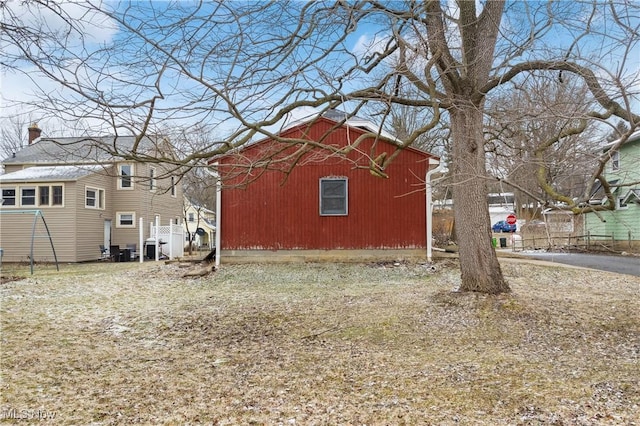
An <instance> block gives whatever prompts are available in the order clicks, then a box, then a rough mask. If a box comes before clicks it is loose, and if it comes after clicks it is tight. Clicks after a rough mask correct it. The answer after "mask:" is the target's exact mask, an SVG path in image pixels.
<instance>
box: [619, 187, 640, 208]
mask: <svg viewBox="0 0 640 426" xmlns="http://www.w3.org/2000/svg"><path fill="white" fill-rule="evenodd" d="M622 202H623V203H624V204H628V203H638V204H640V188H632V189H630V190H629V192H627V195H625V197H624V199H623V200H622Z"/></svg>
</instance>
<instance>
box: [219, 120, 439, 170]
mask: <svg viewBox="0 0 640 426" xmlns="http://www.w3.org/2000/svg"><path fill="white" fill-rule="evenodd" d="M343 121H344V123H342V125H341V127H346V128H348V129H352V130H354V131H356V132H358V133H360V134H365V133H373V134H375V135H377V136H378V137H379V140H380V141H382V142H384V143H388V144H390V145H392V146H394V147H397V148H399V147H400V146H401V145H402V141H401V140H399V139H398V138H396V137H395V136H393V135H392V134H391V133H389V132H387V131H386V130H384V129H381V128H380V127H379V126H377V125H375V124H374V123H373V122H371V121H368V120H365V119H363V118H359V117H348V116H347V115H346V114H345V113H344V112H341V111H336V110H329V111H326V112H324V113H323V114H319V113H316V114H311V115H308V116H306V117H304V118H302V119H298V120H295V121H291V122H289V123H288V124H287V125H285V126H284V127H282V129H281V130H280V131H279V132H278V133H277V135H278V136H281V137H283V138H286V137H287V135H288V134H292V133H294V132H295V131H296V130H302V131H304V130H306V129H308V128H309V127H311V126H314V125H316V124H320V123H322V122H326V123H330V124H331V125H336V124H339V123H341V122H343ZM270 141H273V139H272V138H270V137H265V138H262V139H260V140H257V141H256V142H254V143H251V144H248V145H244V146H242V147H239V148H238V149H237V150H233V151H230V152H227V153H225V154H222V155H219V156H216V157H213V158H212V159H210V160H209V162H208V163H209V164H213V163H215V162H216V161H218V160H219V159H222V158H225V157H229V156H232V155H234V154H238V153H241V152H243V151H246V150H250V149H255V148H256V147H258V146H260V145H262V144H266V143H268V142H270ZM402 149H405V150H408V151H412V152H415V153H416V154H418V155H420V156H422V157H424V158H425V159H427V158H429V159H434V160H436V164H437V162H438V161H439V157H438V156H436V155H433V154H431V153H429V152H427V151H424V150H422V149H419V148H416V147H413V146H408V147H405V148H402Z"/></svg>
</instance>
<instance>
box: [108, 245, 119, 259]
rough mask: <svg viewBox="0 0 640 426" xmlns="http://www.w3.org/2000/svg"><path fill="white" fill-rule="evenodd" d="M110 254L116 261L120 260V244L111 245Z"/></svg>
mask: <svg viewBox="0 0 640 426" xmlns="http://www.w3.org/2000/svg"><path fill="white" fill-rule="evenodd" d="M109 255H110V256H111V259H113V261H114V262H120V246H109Z"/></svg>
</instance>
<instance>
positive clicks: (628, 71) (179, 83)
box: [0, 2, 640, 135]
mask: <svg viewBox="0 0 640 426" xmlns="http://www.w3.org/2000/svg"><path fill="white" fill-rule="evenodd" d="M564 3H565V4H566V10H565V11H564V13H566V15H567V18H568V19H569V20H568V21H567V22H568V24H569V25H567V26H565V27H563V28H557V29H552V30H550V31H548V32H547V33H546V34H545V35H544V37H543V38H541V40H540V41H539V42H538V44H537V46H531V49H530V50H528V51H525V52H523V56H522V57H521V58H520V59H522V58H526V55H528V54H532V53H533V52H540V51H541V50H542V49H550V48H554V49H555V48H560V47H564V48H565V49H566V48H567V47H568V46H569V45H570V44H571V43H572V41H573V37H570V36H569V35H570V34H573V35H576V34H579V31H580V30H581V27H580V25H583V24H581V22H584V20H585V19H588V18H591V19H592V23H593V26H594V28H595V27H597V26H601V28H602V29H603V30H607V31H611V26H610V25H608V24H607V16H606V15H604V13H603V14H602V15H601V16H598V15H596V16H590V15H589V16H581V15H580V14H575V9H572V8H570V7H569V6H570V4H571V2H564ZM61 4H63V3H61ZM82 4H83V2H78V3H64V4H63V7H64V9H65V11H66V12H67V13H68V14H69V15H70V16H72V17H78V18H79V17H81V16H82V17H83V19H86V20H87V24H86V25H85V29H86V35H87V36H88V38H87V41H88V45H87V46H86V47H88V50H89V51H91V50H94V49H97V48H98V47H99V46H101V45H105V44H107V45H108V44H110V43H112V42H118V40H121V39H122V37H123V36H124V32H123V31H122V28H121V27H120V26H119V25H117V24H116V23H115V22H113V21H111V20H109V19H105V18H104V17H103V16H100V15H98V14H95V15H89V16H87V15H83V13H84V9H83V7H82ZM142 4H143V3H142V2H139V3H138V2H134V3H133V6H136V5H142ZM152 4H153V6H154V8H155V9H156V11H158V10H160V11H163V12H164V13H163V14H162V15H161V16H162V17H161V18H160V19H159V20H158V22H159V23H163V22H169V21H170V20H176V19H180V18H181V17H182V16H180V15H178V14H176V11H177V10H178V9H176V8H175V7H174V6H172V5H171V4H170V3H169V2H153V3H152ZM179 4H180V6H182V7H187V6H191V5H193V4H194V3H192V2H180V3H179ZM228 4H230V5H234V7H235V6H237V5H242V4H243V3H240V2H230V3H228ZM247 4H251V3H247ZM295 4H296V5H298V6H300V7H302V6H303V5H304V4H303V3H301V2H299V3H295ZM558 4H559V5H560V7H561V8H562V7H565V6H564V5H563V2H560V3H558ZM114 5H117V8H118V10H119V11H122V10H124V4H122V3H120V4H118V3H114V2H106V3H104V4H103V7H105V8H108V7H112V6H114ZM543 5H546V2H544V3H543V2H515V3H513V4H511V5H510V6H509V7H513V8H521V9H522V8H526V7H537V6H543ZM10 6H11V7H12V8H13V9H14V10H15V11H17V13H24V12H25V10H24V8H22V7H21V6H20V3H19V2H12V3H10ZM210 9H211V6H210V5H208V6H205V7H204V8H203V10H202V11H201V12H204V13H201V15H206V14H207V13H210ZM130 11H131V14H132V15H131V17H130V19H128V22H129V23H130V24H131V25H134V26H137V25H140V24H143V23H145V22H147V21H148V20H150V17H149V16H144V15H143V14H141V13H140V12H139V11H136V9H135V7H134V8H133V9H131V10H130ZM520 12H522V11H520ZM42 13H43V14H44V15H45V18H46V20H47V22H48V25H49V26H51V27H55V26H56V25H58V26H60V27H61V28H62V27H63V23H62V22H61V21H60V20H59V19H57V18H56V17H55V16H54V15H53V14H51V13H50V12H48V11H46V10H44V11H42ZM181 13H183V15H186V12H184V11H183V12H181ZM23 16H28V15H23ZM519 16H522V13H514V14H510V15H508V16H506V17H505V19H504V20H503V22H502V26H503V28H504V29H505V31H506V30H509V31H514V30H517V29H519V26H521V25H523V23H522V22H518V17H519ZM280 18H281V17H280ZM25 19H26V22H27V23H29V22H33V19H35V18H33V19H31V18H28V17H27V18H25ZM540 19H541V20H542V17H540ZM200 22H204V21H200ZM292 22H293V21H292ZM269 23H270V22H269V21H268V20H265V21H264V22H262V23H261V25H260V27H259V30H260V33H258V32H256V33H255V34H254V37H256V38H257V40H265V37H266V36H267V35H268V34H269V31H270V30H271V29H270V26H269ZM573 25H575V26H573ZM635 25H637V22H635ZM231 29H233V28H232V26H231V25H230V24H229V25H226V26H225V25H221V24H218V25H217V26H216V28H215V34H210V35H211V36H212V37H218V39H219V41H220V43H224V37H223V36H224V35H225V33H224V31H229V30H231ZM257 29H258V27H256V28H255V30H257ZM184 30H185V31H186V32H188V27H187V26H185V27H184ZM206 31H211V28H210V27H207V26H206V25H204V26H202V27H201V28H200V29H198V31H195V33H196V34H204V33H205V32H206ZM385 34H386V29H385V28H380V27H377V26H376V25H375V24H374V23H368V24H362V23H361V24H360V25H358V27H357V31H355V32H353V33H352V34H350V35H349V37H348V38H347V42H346V49H345V51H344V52H342V53H340V54H334V55H331V56H329V57H327V58H326V59H325V61H326V62H325V64H327V68H329V66H328V65H329V64H330V65H331V66H338V65H339V64H340V63H341V61H343V60H344V63H345V64H348V63H349V62H350V61H351V59H352V58H349V57H348V55H349V54H353V55H355V57H363V56H365V55H366V54H367V53H369V52H370V48H371V46H372V45H375V44H376V43H377V42H383V41H384V40H385ZM228 35H229V40H231V36H232V35H233V34H232V31H230V32H229V33H228ZM609 35H610V36H611V35H614V34H613V33H611V32H610V33H609ZM181 36H182V34H178V33H175V34H173V35H170V37H169V39H178V38H179V37H181ZM71 42H72V43H74V42H78V43H79V38H72V39H71ZM326 43H328V41H326V42H324V44H323V43H320V46H324V45H326ZM133 47H136V45H135V43H131V42H128V44H127V45H124V46H122V49H121V52H120V53H121V54H123V55H124V54H130V52H133V50H132V49H131V48H133ZM138 47H139V50H138V51H139V55H138V56H139V57H137V58H133V57H132V59H131V61H132V62H134V61H140V60H145V54H144V53H143V52H144V49H143V46H142V44H141V45H140V46H138ZM187 47H188V43H186V42H185V43H183V44H182V45H178V46H176V48H178V49H179V51H180V52H182V53H183V54H184V52H185V49H186V48H187ZM232 47H234V46H230V48H232ZM612 47H613V48H614V49H613V50H611V48H612ZM623 47H624V44H623V43H620V45H619V46H615V45H613V46H612V45H611V44H610V40H609V41H608V42H607V43H602V42H597V41H595V40H594V39H591V38H589V37H585V38H582V39H580V41H579V43H577V44H576V46H575V47H574V52H576V53H577V52H581V53H584V52H587V53H597V52H604V51H605V49H607V50H606V52H609V53H606V54H599V55H598V56H599V57H600V62H599V63H598V64H596V65H606V66H604V67H602V68H600V70H599V71H598V72H599V74H598V75H599V76H601V77H602V80H603V81H604V82H607V81H614V79H615V77H621V78H623V79H624V80H625V81H626V82H627V83H628V84H629V85H630V86H632V90H631V91H632V92H633V93H635V94H636V96H635V98H634V99H632V102H633V104H634V106H635V108H636V110H637V109H639V108H638V107H640V101H639V100H638V99H639V97H638V94H639V93H640V83H639V82H640V76H639V75H638V70H639V69H640V50H639V49H640V46H638V44H637V42H636V45H635V47H634V50H633V51H632V52H630V53H629V55H628V57H627V62H622V60H621V58H622V54H621V52H623V51H624V50H623ZM3 48H6V47H5V46H3ZM308 48H309V49H312V47H311V44H309V47H308ZM536 49H541V50H536ZM78 52H80V51H78ZM301 52H302V51H301ZM150 54H152V52H151V53H150ZM298 54H300V53H298ZM341 55H347V56H341ZM603 58H604V59H603ZM216 59H218V60H216ZM242 60H244V61H245V62H242ZM247 60H249V59H247V58H241V60H240V62H239V63H237V64H235V65H234V66H235V67H236V68H235V70H236V71H234V72H233V73H231V74H232V75H236V76H237V75H239V74H240V73H241V72H243V71H245V70H246V69H247V67H248V66H249V64H248V63H247V62H246V61H247ZM251 65H252V66H254V65H255V64H251ZM295 65H296V61H294V60H288V61H285V62H284V63H283V64H282V65H281V66H282V67H283V69H284V70H285V71H281V72H282V74H283V76H286V73H287V72H289V73H294V72H295ZM198 66H199V64H198V63H194V64H191V66H189V67H187V68H188V69H189V70H190V71H192V72H194V71H196V72H198V69H197V68H198ZM207 66H210V67H211V69H210V70H207V72H208V73H209V72H211V71H212V70H216V69H218V70H220V71H223V72H226V71H228V70H229V69H231V68H230V67H231V66H232V65H231V63H229V62H223V61H221V60H219V58H215V57H212V58H211V60H210V62H209V63H207ZM345 66H346V65H345ZM338 68H339V67H338ZM604 68H607V69H608V70H610V71H612V73H611V74H610V75H607V74H606V72H605V71H604ZM320 69H321V68H318V69H317V70H311V71H309V74H307V76H300V77H299V78H300V79H304V78H315V79H316V81H319V78H320V77H321V75H320V74H319V70H320ZM22 71H24V73H25V74H20V73H14V72H9V73H6V72H4V71H3V74H2V76H1V78H2V79H1V81H0V88H1V95H0V103H1V105H0V108H1V109H2V110H1V111H0V116H1V117H5V116H7V115H9V114H11V113H13V112H14V111H15V110H16V105H15V102H21V101H23V100H24V101H29V100H31V101H34V99H36V102H38V100H37V98H34V97H33V95H32V94H30V92H31V89H32V88H35V87H37V88H39V89H41V90H42V91H43V92H45V93H48V94H51V95H56V96H57V94H59V93H64V92H63V91H62V92H61V88H60V86H59V85H58V84H56V83H52V82H50V81H47V80H46V79H43V78H41V77H40V76H38V73H37V72H36V71H35V69H34V68H33V67H32V66H29V65H24V67H23V69H22ZM136 72H138V70H137V69H136V70H133V69H131V70H130V69H127V68H117V67H114V68H113V69H109V74H110V76H109V77H108V78H105V77H104V76H103V77H102V80H101V82H100V85H101V87H103V88H104V91H105V93H108V92H109V87H115V86H114V85H115V84H118V79H119V78H127V79H128V78H131V77H134V78H135V79H137V81H138V82H140V81H153V80H154V79H155V78H156V76H155V75H154V74H150V75H148V76H146V77H142V75H141V74H140V73H138V74H135V73H136ZM132 74H133V75H132ZM26 75H28V76H29V78H30V79H32V81H29V80H28V79H27V78H25V76H26ZM96 75H97V74H94V73H93V72H92V71H86V72H83V73H80V74H75V75H71V74H68V75H66V76H65V78H68V79H69V80H71V81H73V79H79V80H82V81H83V82H92V81H93V80H95V79H96ZM312 75H313V77H311V76H312ZM245 77H246V76H245ZM330 77H331V75H330V74H328V75H327V76H326V78H330ZM364 77H367V78H369V79H371V78H372V76H364ZM256 79H257V77H256ZM353 84H355V82H352V84H351V85H350V86H347V88H349V87H353V86H352V85H353ZM159 87H160V88H161V91H162V92H163V94H166V95H167V99H166V100H164V101H162V102H161V105H162V106H164V107H170V106H171V105H179V103H178V101H177V100H176V101H174V100H172V96H176V98H177V97H180V95H181V94H184V93H191V92H197V93H201V94H202V95H203V96H205V95H206V93H207V91H206V90H204V89H203V88H202V86H201V85H199V84H197V83H194V82H193V81H192V80H191V81H190V80H187V79H185V78H184V77H183V76H180V74H179V73H178V72H177V70H176V69H175V67H171V68H170V69H168V70H166V71H165V74H164V77H163V79H162V80H160V86H159ZM128 93H133V92H132V91H131V92H128ZM238 93H243V94H244V95H246V96H247V99H250V100H251V102H250V104H249V103H247V102H245V103H244V105H245V106H247V107H250V108H254V109H256V113H259V112H260V111H261V110H266V109H268V108H270V107H273V104H274V102H273V99H277V97H278V96H279V95H280V93H279V91H278V90H277V88H275V87H271V88H269V89H265V90H264V91H263V92H261V91H260V89H259V87H258V86H257V85H256V86H252V85H251V84H247V86H246V88H244V89H243V91H240V92H238ZM169 94H173V95H172V96H169ZM105 96H108V94H106V95H105ZM137 96H141V94H138V95H137ZM307 112H308V111H307V110H305V111H304V113H307ZM183 115H184V114H183ZM30 119H33V120H38V121H41V127H45V126H47V120H44V119H43V118H42V117H38V113H37V112H35V113H34V114H32V115H31V116H30ZM207 119H210V120H211V121H212V122H214V124H215V121H216V120H219V123H217V124H218V125H219V127H218V129H219V131H220V132H225V131H228V129H231V128H234V127H235V126H236V125H237V123H236V122H234V121H233V120H230V121H222V120H223V118H222V117H221V116H215V115H214V116H210V117H207ZM182 120H184V122H185V123H188V122H189V119H188V118H187V117H183V118H182ZM42 121H44V122H42ZM50 122H51V125H50V126H47V128H46V131H47V133H48V134H49V135H62V134H64V133H65V132H68V130H67V129H64V128H63V127H62V124H61V123H60V122H59V121H58V122H57V123H56V122H55V121H54V120H51V121H50ZM79 126H80V127H83V126H85V127H86V126H89V127H91V129H92V131H95V132H96V133H102V132H107V131H108V130H109V129H108V128H105V127H104V126H102V125H101V123H99V122H98V121H96V120H92V119H87V120H86V122H85V123H80V125H79Z"/></svg>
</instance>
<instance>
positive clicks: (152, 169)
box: [149, 167, 156, 191]
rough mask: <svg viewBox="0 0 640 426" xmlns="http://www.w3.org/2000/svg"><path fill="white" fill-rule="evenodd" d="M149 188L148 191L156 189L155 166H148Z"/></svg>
mask: <svg viewBox="0 0 640 426" xmlns="http://www.w3.org/2000/svg"><path fill="white" fill-rule="evenodd" d="M149 190H150V191H155V190H156V168H155V167H150V168H149Z"/></svg>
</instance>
